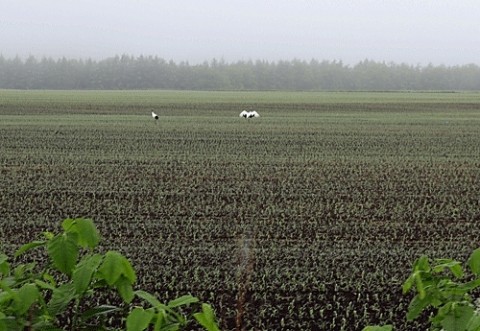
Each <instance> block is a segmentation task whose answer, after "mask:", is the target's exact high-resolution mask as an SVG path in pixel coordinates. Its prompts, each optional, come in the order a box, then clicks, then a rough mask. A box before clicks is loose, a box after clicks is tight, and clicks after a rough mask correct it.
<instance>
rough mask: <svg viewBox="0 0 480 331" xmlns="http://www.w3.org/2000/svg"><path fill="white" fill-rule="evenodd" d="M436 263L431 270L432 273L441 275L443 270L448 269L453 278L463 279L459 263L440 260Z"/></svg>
mask: <svg viewBox="0 0 480 331" xmlns="http://www.w3.org/2000/svg"><path fill="white" fill-rule="evenodd" d="M437 262H438V264H437V265H435V266H434V267H433V269H432V271H433V272H434V273H441V272H443V271H444V270H445V269H449V270H450V271H451V272H452V274H453V275H454V276H455V277H457V278H462V277H463V268H462V264H461V263H460V262H458V261H455V260H451V259H441V260H437Z"/></svg>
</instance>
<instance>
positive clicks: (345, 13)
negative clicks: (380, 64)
mask: <svg viewBox="0 0 480 331" xmlns="http://www.w3.org/2000/svg"><path fill="white" fill-rule="evenodd" d="M0 54H2V55H3V56H5V57H14V56H16V55H19V56H21V57H27V56H28V55H35V56H37V57H43V56H47V57H54V58H58V57H62V56H66V57H68V58H93V59H103V58H107V57H111V56H114V55H116V54H119V55H121V54H129V55H134V56H138V55H142V54H143V55H157V56H159V57H161V58H164V59H166V60H170V59H172V60H174V61H176V62H180V61H189V62H190V63H191V64H194V63H200V62H203V61H205V60H207V61H210V60H212V59H213V58H216V59H224V60H225V61H227V62H235V61H237V60H250V59H251V60H269V61H278V60H291V59H294V58H296V59H302V60H310V59H312V58H315V59H318V60H330V61H332V60H337V61H338V60H341V61H343V62H344V63H346V64H356V63H358V62H359V61H362V60H364V59H367V58H368V59H370V60H375V61H385V62H395V63H409V64H413V65H416V64H420V65H426V64H428V63H432V64H434V65H440V64H445V65H462V64H468V63H475V64H477V65H478V64H480V1H479V0H396V1H393V0H392V1H388V0H385V1H380V0H350V1H347V0H311V1H307V0H288V1H287V0H271V1H264V0H241V1H240V0H238V1H237V0H168V1H162V0H0Z"/></svg>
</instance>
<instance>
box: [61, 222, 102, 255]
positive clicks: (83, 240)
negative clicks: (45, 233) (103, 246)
mask: <svg viewBox="0 0 480 331" xmlns="http://www.w3.org/2000/svg"><path fill="white" fill-rule="evenodd" d="M62 227H63V229H64V230H65V232H67V233H76V234H77V235H78V237H77V240H78V242H77V243H78V244H79V245H80V246H81V247H83V248H87V247H89V248H92V249H93V248H95V247H96V246H97V245H98V242H99V241H100V235H99V234H98V231H97V228H96V227H95V224H94V223H93V221H92V220H91V219H84V218H76V219H70V218H67V219H66V220H64V221H63V223H62Z"/></svg>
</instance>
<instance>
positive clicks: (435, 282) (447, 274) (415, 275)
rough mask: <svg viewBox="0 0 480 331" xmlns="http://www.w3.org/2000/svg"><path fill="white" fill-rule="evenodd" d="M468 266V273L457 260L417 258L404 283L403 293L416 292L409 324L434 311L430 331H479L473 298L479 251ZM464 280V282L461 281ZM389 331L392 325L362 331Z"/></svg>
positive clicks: (479, 281) (479, 280)
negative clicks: (427, 312) (425, 313)
mask: <svg viewBox="0 0 480 331" xmlns="http://www.w3.org/2000/svg"><path fill="white" fill-rule="evenodd" d="M467 266H468V270H467V272H468V274H466V272H465V268H464V267H463V266H462V263H461V262H459V261H456V260H452V259H436V260H434V261H432V263H431V261H429V259H428V257H426V256H422V257H420V258H419V259H417V261H415V263H414V265H413V271H412V273H411V274H410V276H409V277H408V278H407V280H406V281H405V283H404V284H403V293H408V292H410V291H415V292H416V294H415V297H414V298H413V299H412V301H411V302H410V306H409V308H408V313H407V320H409V321H412V320H414V319H416V318H417V317H419V316H420V315H421V314H422V313H424V312H425V311H426V310H427V309H431V308H433V309H434V313H433V315H432V316H431V317H430V322H431V330H444V331H480V312H479V309H480V307H479V304H478V301H477V302H475V297H474V296H473V295H472V293H474V291H475V290H477V289H478V288H479V287H480V248H478V249H476V250H474V251H473V253H472V254H471V255H470V257H469V259H468V261H467ZM464 279H466V281H464V282H462V280H464ZM477 293H478V292H477ZM477 300H478V299H477ZM390 330H393V327H392V326H391V325H385V326H369V327H366V328H365V329H364V331H390Z"/></svg>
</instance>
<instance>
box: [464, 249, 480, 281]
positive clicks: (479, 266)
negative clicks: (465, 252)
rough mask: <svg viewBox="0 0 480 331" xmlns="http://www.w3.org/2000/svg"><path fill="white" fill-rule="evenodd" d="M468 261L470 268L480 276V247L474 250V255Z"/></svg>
mask: <svg viewBox="0 0 480 331" xmlns="http://www.w3.org/2000/svg"><path fill="white" fill-rule="evenodd" d="M467 263H468V266H469V267H470V270H472V272H473V273H474V274H475V275H476V276H480V248H477V249H476V250H474V251H473V253H472V255H470V257H469V258H468V262H467Z"/></svg>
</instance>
